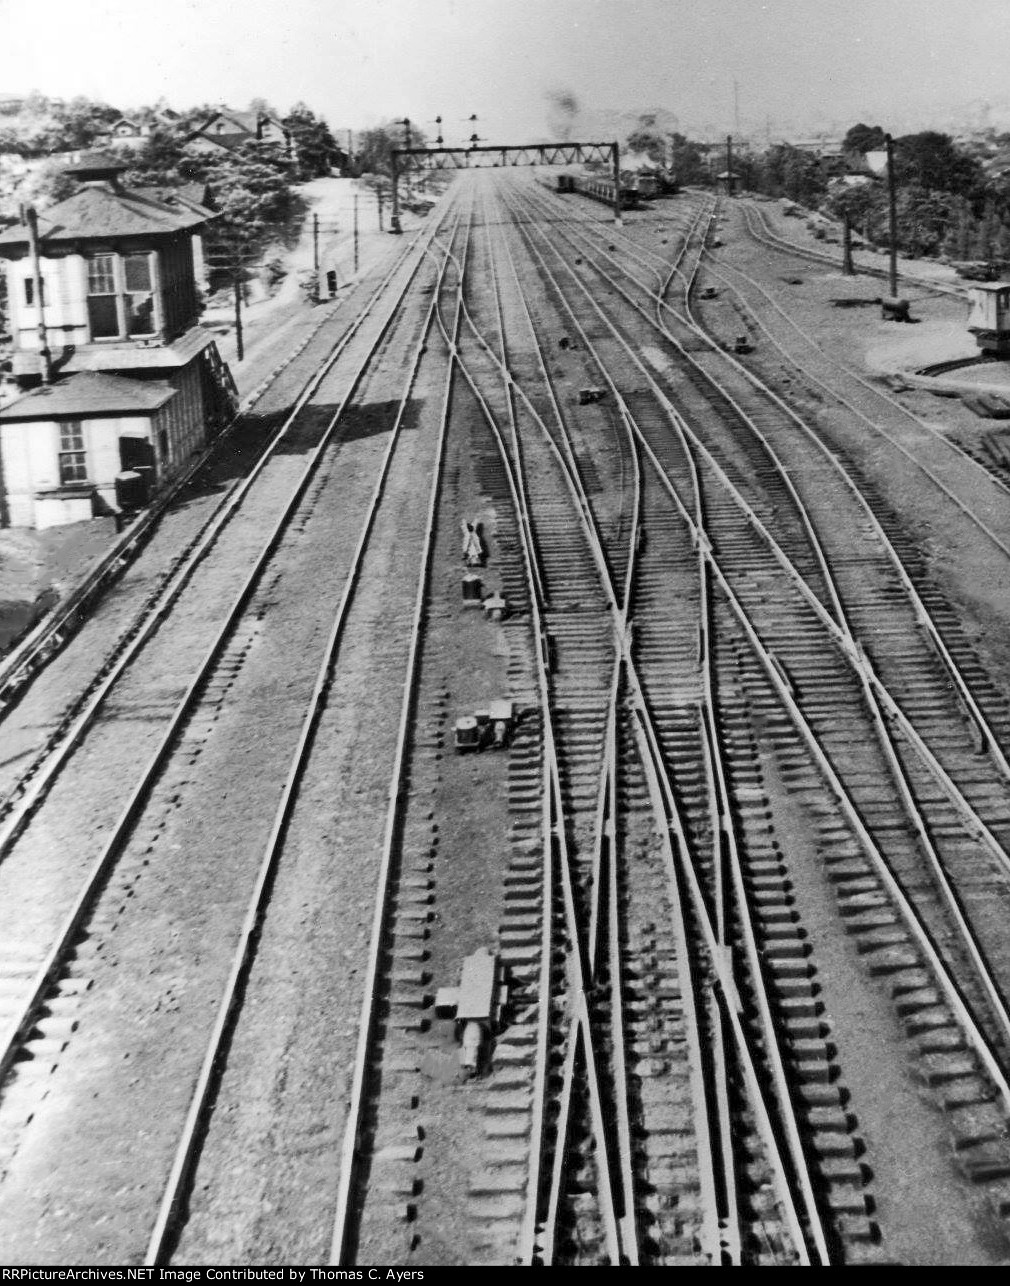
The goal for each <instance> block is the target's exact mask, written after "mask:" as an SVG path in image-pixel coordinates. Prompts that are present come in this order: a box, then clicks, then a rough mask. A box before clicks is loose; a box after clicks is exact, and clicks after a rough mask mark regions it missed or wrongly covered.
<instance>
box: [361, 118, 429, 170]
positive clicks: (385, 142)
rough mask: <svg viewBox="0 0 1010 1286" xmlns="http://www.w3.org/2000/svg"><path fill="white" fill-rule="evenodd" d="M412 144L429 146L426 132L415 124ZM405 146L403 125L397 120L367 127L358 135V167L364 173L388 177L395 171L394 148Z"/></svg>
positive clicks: (411, 131) (412, 126)
mask: <svg viewBox="0 0 1010 1286" xmlns="http://www.w3.org/2000/svg"><path fill="white" fill-rule="evenodd" d="M410 145H411V147H425V146H427V139H426V137H425V134H424V132H423V131H422V130H419V129H417V128H416V127H415V126H414V125H411V129H410ZM405 146H406V143H405V142H404V134H403V126H402V125H400V124H398V123H397V122H396V121H387V122H386V123H385V124H384V125H378V126H376V127H375V129H366V130H364V131H363V132H362V133H361V134H359V135H358V169H359V170H360V171H361V173H362V174H382V175H385V176H386V177H387V178H388V177H389V176H391V175H392V173H393V162H392V156H391V153H392V151H393V149H394V148H401V147H405ZM401 168H402V163H401Z"/></svg>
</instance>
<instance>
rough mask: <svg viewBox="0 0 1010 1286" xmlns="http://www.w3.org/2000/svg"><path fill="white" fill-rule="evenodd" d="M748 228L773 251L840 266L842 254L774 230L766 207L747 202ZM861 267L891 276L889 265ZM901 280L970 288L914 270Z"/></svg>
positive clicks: (942, 291) (947, 290) (946, 289)
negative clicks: (799, 241)
mask: <svg viewBox="0 0 1010 1286" xmlns="http://www.w3.org/2000/svg"><path fill="white" fill-rule="evenodd" d="M744 218H745V221H746V225H747V231H748V233H749V234H750V235H751V236H752V237H753V238H754V240H755V241H758V242H760V244H761V245H764V246H767V247H768V248H769V249H770V250H780V251H783V252H784V253H786V254H791V255H798V256H799V257H800V258H801V259H809V260H811V261H812V262H814V263H820V264H830V265H832V266H833V267H837V266H838V256H837V255H831V254H828V253H826V252H825V251H823V250H814V249H813V248H811V247H809V246H802V245H800V244H799V243H797V242H795V241H791V240H790V239H789V238H788V237H783V236H781V235H780V234H779V233H777V232H774V231H773V230H772V229H771V228H770V227H769V225H768V220H767V218H766V217H765V214H764V212H763V211H762V210H759V209H758V208H757V207H756V206H755V205H754V204H753V203H752V202H749V201H748V202H746V205H745V215H744ZM857 269H858V271H859V272H860V273H862V274H864V275H866V276H870V277H887V276H888V270H887V269H886V268H878V267H876V266H875V265H874V264H868V263H866V262H865V261H863V260H860V261H858V263H857ZM898 279H899V281H906V282H909V283H910V284H911V285H915V286H922V287H924V288H925V289H926V290H932V291H934V292H935V293H936V294H938V295H956V296H963V295H964V293H965V290H966V288H965V287H964V286H953V285H946V284H945V283H943V282H939V281H936V280H935V279H934V278H930V277H917V276H916V275H915V274H914V273H910V272H899V273H898Z"/></svg>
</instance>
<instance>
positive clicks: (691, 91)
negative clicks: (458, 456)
mask: <svg viewBox="0 0 1010 1286" xmlns="http://www.w3.org/2000/svg"><path fill="white" fill-rule="evenodd" d="M0 33H2V36H0V41H2V49H3V68H4V78H5V81H6V83H5V84H3V85H2V86H0V89H2V90H3V91H4V92H7V93H21V92H28V91H30V90H32V89H37V90H39V91H40V92H41V93H43V94H47V95H50V96H54V97H61V98H70V97H73V96H74V95H76V94H86V95H88V96H89V97H94V98H100V99H102V100H104V101H107V102H111V103H113V104H114V105H115V106H117V107H120V108H122V109H124V110H128V109H129V108H131V107H136V106H139V105H140V104H142V103H151V102H153V101H154V100H156V99H158V98H159V97H164V98H165V99H167V100H168V101H169V103H170V104H171V105H173V106H176V107H187V106H191V105H194V104H199V103H205V102H211V103H222V102H226V103H228V104H230V105H231V106H233V107H246V106H247V105H248V103H249V101H250V100H251V99H253V98H264V99H266V100H267V101H268V102H270V103H272V104H273V105H274V106H275V107H276V108H277V109H279V110H280V111H282V112H284V111H287V110H288V109H289V108H290V107H291V106H293V105H294V103H296V102H297V101H299V100H302V101H304V102H306V103H307V104H308V105H309V106H310V107H311V108H312V109H313V110H314V111H315V112H316V113H317V114H318V115H321V116H323V117H325V118H326V120H327V121H328V123H329V124H330V125H331V127H333V128H335V129H337V128H349V127H351V128H355V129H359V128H362V127H366V126H369V125H373V124H376V123H378V122H379V121H381V120H386V119H390V118H393V117H403V116H409V117H410V118H411V119H412V120H414V121H416V122H418V123H419V124H420V126H421V128H422V129H424V130H425V131H426V132H428V133H429V135H432V136H433V135H434V134H435V132H436V129H437V127H436V126H435V125H434V123H433V122H434V119H435V117H436V116H438V115H441V116H442V117H443V120H444V125H443V133H444V136H445V139H446V142H447V143H457V142H462V141H463V140H465V139H466V138H468V137H469V135H470V134H471V133H472V132H473V131H474V126H473V125H472V124H471V123H470V121H469V119H468V118H469V117H470V115H471V114H476V115H477V118H478V122H477V126H476V130H477V133H478V135H479V137H480V138H481V140H482V141H486V142H489V143H508V142H516V143H520V142H527V141H532V140H536V139H542V138H548V137H551V136H552V135H551V128H550V121H551V101H552V96H556V95H558V94H563V95H565V96H568V95H571V96H572V97H573V98H574V100H575V101H576V102H577V104H578V105H579V108H580V111H581V117H580V118H577V119H576V121H575V122H574V123H573V126H574V129H573V136H574V137H579V136H580V132H579V127H580V126H581V125H585V124H589V123H591V122H592V121H593V120H594V115H598V114H599V113H606V112H613V111H615V110H625V111H639V110H642V111H644V110H649V109H652V108H657V107H660V108H665V109H666V110H667V111H669V112H672V113H674V114H675V115H676V117H677V118H678V121H679V122H680V123H681V125H682V127H683V128H684V129H685V132H687V133H690V134H692V136H693V137H702V136H703V134H704V133H705V132H708V133H709V134H710V135H711V136H714V135H715V134H717V133H723V132H725V131H727V130H734V129H736V128H737V125H738V124H739V125H742V127H743V129H744V131H745V132H747V131H758V130H760V131H762V132H764V131H767V133H768V136H769V137H772V136H782V137H789V136H790V135H792V136H797V135H802V134H804V133H809V132H813V131H816V130H818V129H825V128H828V127H829V126H831V125H837V124H839V123H840V124H841V126H842V128H845V127H846V126H847V125H849V124H854V123H855V122H856V121H865V122H867V123H869V124H881V125H883V126H884V127H885V128H888V129H892V130H894V131H896V132H902V131H908V130H911V129H915V128H927V127H930V126H934V125H936V124H938V123H939V122H940V121H941V120H942V119H943V118H944V114H945V113H948V112H950V111H951V109H961V108H964V107H966V106H967V105H969V104H972V103H974V104H976V105H977V104H978V103H979V102H980V100H988V101H990V102H991V103H993V104H997V105H998V104H1002V105H1003V107H1004V108H1005V114H1006V116H1007V125H1006V128H1008V129H1010V76H1008V67H1010V0H767V2H764V3H762V0H46V2H45V3H44V4H40V3H38V0H0ZM555 123H556V122H555ZM998 123H1001V122H998Z"/></svg>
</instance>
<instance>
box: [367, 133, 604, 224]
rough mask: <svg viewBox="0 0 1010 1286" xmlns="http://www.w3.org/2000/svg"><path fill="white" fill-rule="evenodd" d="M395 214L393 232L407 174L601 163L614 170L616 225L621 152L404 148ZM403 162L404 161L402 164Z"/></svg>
mask: <svg viewBox="0 0 1010 1286" xmlns="http://www.w3.org/2000/svg"><path fill="white" fill-rule="evenodd" d="M391 157H392V169H393V212H392V215H391V219H390V223H391V231H393V232H402V231H403V228H402V227H401V225H400V194H399V180H400V174H401V173H403V172H405V171H406V170H465V169H470V168H473V167H474V166H478V167H479V166H494V167H502V168H504V167H505V166H509V165H578V164H582V165H585V164H586V163H587V162H590V161H597V162H599V161H602V162H604V163H605V164H609V165H611V166H612V172H613V178H614V222H615V223H620V222H621V195H620V193H621V149H620V145H619V144H618V143H616V142H615V143H521V144H517V145H515V146H501V145H497V146H488V147H479V146H477V144H471V145H470V146H469V147H401V148H394V149H393V151H392V153H391ZM401 158H402V160H401Z"/></svg>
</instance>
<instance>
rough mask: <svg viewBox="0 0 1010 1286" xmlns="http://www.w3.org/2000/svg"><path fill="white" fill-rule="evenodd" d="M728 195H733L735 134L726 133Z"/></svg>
mask: <svg viewBox="0 0 1010 1286" xmlns="http://www.w3.org/2000/svg"><path fill="white" fill-rule="evenodd" d="M726 195H727V196H732V195H733V135H732V134H727V135H726Z"/></svg>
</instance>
